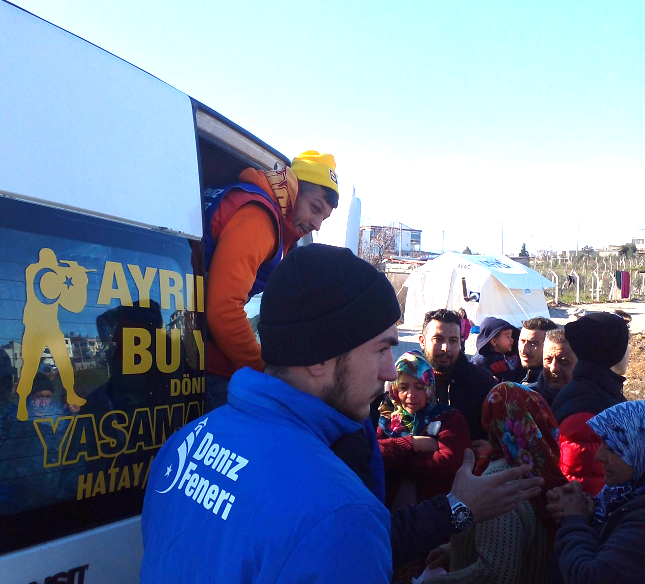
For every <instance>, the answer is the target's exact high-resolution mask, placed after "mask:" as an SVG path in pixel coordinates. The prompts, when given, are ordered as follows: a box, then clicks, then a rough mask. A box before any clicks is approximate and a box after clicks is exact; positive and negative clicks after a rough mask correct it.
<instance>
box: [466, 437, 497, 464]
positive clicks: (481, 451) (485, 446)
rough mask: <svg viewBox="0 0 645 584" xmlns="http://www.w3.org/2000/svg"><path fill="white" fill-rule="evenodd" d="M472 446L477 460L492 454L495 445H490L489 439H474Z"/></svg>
mask: <svg viewBox="0 0 645 584" xmlns="http://www.w3.org/2000/svg"><path fill="white" fill-rule="evenodd" d="M470 446H471V448H472V449H473V452H474V453H475V458H476V459H477V460H479V459H480V458H483V457H484V456H487V455H488V454H490V452H491V450H493V447H492V446H491V445H490V442H488V440H473V443H472V444H471V445H470Z"/></svg>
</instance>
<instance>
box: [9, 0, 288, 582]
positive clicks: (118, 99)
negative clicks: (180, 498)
mask: <svg viewBox="0 0 645 584" xmlns="http://www.w3.org/2000/svg"><path fill="white" fill-rule="evenodd" d="M0 80H1V82H0V383H1V385H0V583H2V584H31V583H37V584H62V583H70V584H72V583H74V584H81V583H87V584H99V583H114V582H119V583H127V582H137V581H138V577H139V565H140V561H141V557H142V553H143V549H142V543H141V535H140V519H139V514H140V512H141V506H142V501H143V495H144V490H145V486H146V479H147V473H148V469H149V468H150V463H151V461H152V459H153V457H154V455H155V453H156V452H157V451H158V449H159V447H160V446H161V444H162V443H163V442H164V440H165V439H166V438H167V437H168V435H169V434H170V433H172V432H173V431H174V430H176V429H177V428H179V427H180V426H182V425H183V424H185V423H186V422H187V421H190V420H192V419H195V418H197V417H198V416H200V415H201V414H202V412H203V404H204V387H205V385H204V360H205V358H204V339H205V334H206V333H205V319H204V279H203V275H204V260H203V239H202V235H203V227H202V196H201V193H202V188H203V187H204V186H206V185H224V184H227V183H232V182H235V180H236V179H237V176H238V174H239V172H240V171H241V170H242V169H243V168H246V167H249V166H253V167H255V168H261V169H272V168H277V167H280V166H284V165H286V164H289V160H288V159H287V158H286V157H285V156H283V155H282V154H280V153H279V152H277V151H276V150H274V149H273V148H271V147H270V146H268V145H267V144H265V143H263V142H262V141H260V140H258V139H257V138H256V137H254V136H253V135H251V134H250V133H248V132H246V131H245V130H243V129H242V128H240V127H238V126H236V125H235V124H233V123H232V122H230V121H229V120H227V119H226V118H224V117H222V116H221V115H219V114H217V113H216V112H215V111H213V110H211V109H210V108H208V107H206V106H205V105H203V104H201V103H199V102H197V101H195V100H193V99H191V98H190V97H189V96H187V95H185V94H183V93H181V92H180V91H177V90H176V89H174V88H173V87H170V86H169V85H167V84H165V83H164V82H162V81H160V80H159V79H156V78H155V77H153V76H151V75H149V74H148V73H146V72H144V71H142V70H140V69H138V68H137V67H135V66H133V65H131V64H129V63H127V62H125V61H123V60H122V59H119V58H117V57H115V56H114V55H112V54H110V53H108V52H106V51H104V50H102V49H100V48H98V47H96V46H94V45H92V44H91V43H88V42H86V41H84V40H83V39H80V38H78V37H76V36H74V35H72V34H70V33H68V32H66V31H64V30H62V29H60V28H58V27H56V26H54V25H52V24H50V23H48V22H46V21H44V20H42V19H40V18H38V17H36V16H34V15H32V14H30V13H28V12H26V11H24V10H22V9H20V8H18V7H16V6H14V5H12V4H10V3H7V2H4V1H0Z"/></svg>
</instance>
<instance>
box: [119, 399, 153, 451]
mask: <svg viewBox="0 0 645 584" xmlns="http://www.w3.org/2000/svg"><path fill="white" fill-rule="evenodd" d="M155 446H156V445H155V443H154V431H153V427H152V416H151V414H150V408H137V409H136V410H134V414H133V416H132V423H131V424H130V435H129V436H128V444H127V446H126V447H125V452H127V453H132V452H136V451H137V450H138V449H139V447H142V448H143V450H150V449H151V448H154V447H155Z"/></svg>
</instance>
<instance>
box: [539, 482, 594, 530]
mask: <svg viewBox="0 0 645 584" xmlns="http://www.w3.org/2000/svg"><path fill="white" fill-rule="evenodd" d="M546 496H547V499H548V500H549V503H548V504H547V506H546V509H547V511H548V512H549V513H550V514H551V517H552V518H553V519H554V520H555V521H556V522H558V523H559V522H560V521H561V520H562V518H563V517H567V516H569V515H581V516H582V517H584V518H585V519H586V520H587V521H589V522H590V521H591V520H592V519H593V515H594V511H595V506H594V502H593V500H592V499H591V497H588V496H587V495H585V494H584V493H583V492H582V485H581V484H580V483H579V482H578V481H571V482H570V483H568V484H566V485H564V486H563V487H556V488H555V489H553V490H552V491H548V492H547V494H546Z"/></svg>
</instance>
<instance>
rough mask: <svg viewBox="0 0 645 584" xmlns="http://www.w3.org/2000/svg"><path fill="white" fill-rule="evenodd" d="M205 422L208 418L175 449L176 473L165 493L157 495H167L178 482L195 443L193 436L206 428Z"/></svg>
mask: <svg viewBox="0 0 645 584" xmlns="http://www.w3.org/2000/svg"><path fill="white" fill-rule="evenodd" d="M206 422H208V418H206V419H205V420H204V421H203V422H200V423H199V424H198V425H197V427H196V428H195V430H193V431H192V432H191V433H190V434H188V436H186V439H185V440H184V441H183V442H182V443H181V444H180V445H179V448H177V454H178V455H179V464H178V466H177V473H176V474H175V478H174V479H173V481H172V483H171V485H170V486H169V487H168V488H167V489H166V490H165V491H157V490H156V489H155V491H157V493H161V494H164V493H167V492H168V491H170V489H172V488H173V487H174V486H175V484H176V483H177V481H178V480H179V476H180V475H181V471H182V470H183V469H184V464H185V463H186V458H187V457H188V453H189V452H190V449H191V448H192V447H193V442H195V436H196V435H197V434H199V433H200V432H201V430H202V428H203V427H204V426H206Z"/></svg>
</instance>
